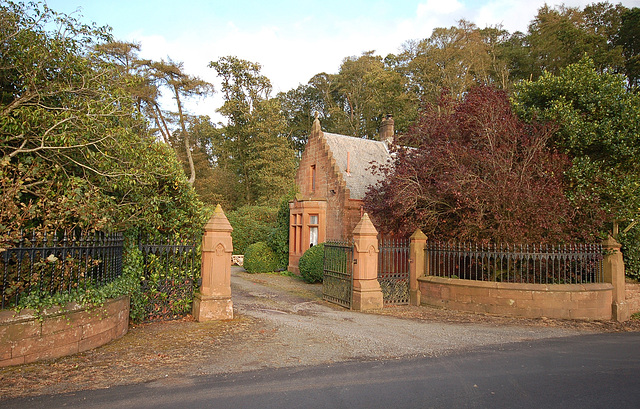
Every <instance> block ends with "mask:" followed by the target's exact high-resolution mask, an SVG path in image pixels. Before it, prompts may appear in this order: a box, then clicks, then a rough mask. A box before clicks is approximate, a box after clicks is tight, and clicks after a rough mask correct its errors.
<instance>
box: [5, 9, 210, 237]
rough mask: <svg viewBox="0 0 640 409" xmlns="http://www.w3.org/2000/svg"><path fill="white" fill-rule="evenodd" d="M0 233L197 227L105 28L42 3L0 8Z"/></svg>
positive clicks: (197, 215)
mask: <svg viewBox="0 0 640 409" xmlns="http://www.w3.org/2000/svg"><path fill="white" fill-rule="evenodd" d="M0 17H1V18H0V44H2V52H1V53H0V71H2V72H3V75H2V77H1V79H0V157H1V159H0V186H2V204H3V205H4V206H6V207H5V208H4V209H7V211H4V210H3V212H2V213H1V215H0V236H1V238H2V239H6V238H9V237H11V235H12V232H19V231H20V230H21V229H32V228H39V227H44V228H60V229H65V230H71V229H74V228H79V229H131V228H134V227H137V228H140V229H143V230H144V229H146V230H156V229H161V230H165V231H168V230H170V229H175V228H184V227H185V226H193V227H194V228H199V226H200V225H201V220H200V219H201V217H202V214H201V204H200V203H199V201H198V200H197V198H196V197H195V195H194V192H193V190H192V189H190V188H189V187H188V184H187V183H186V180H185V179H184V175H183V173H182V171H181V169H180V168H179V166H177V162H176V161H175V157H174V156H172V155H171V154H168V152H167V151H166V149H165V148H164V147H163V146H162V145H160V144H157V143H155V140H154V138H153V137H151V136H150V135H149V133H148V128H147V124H146V122H145V121H144V120H143V118H141V117H140V116H139V115H138V113H137V111H136V103H135V100H134V99H133V98H132V97H131V94H130V93H129V92H128V85H127V84H128V83H129V79H130V77H128V73H127V72H126V70H123V69H122V67H121V66H120V65H119V64H116V63H114V62H113V60H112V56H110V55H108V54H104V51H103V50H101V48H100V47H99V45H102V44H105V43H108V42H110V41H112V38H111V36H110V35H109V34H108V31H109V30H108V29H107V28H97V27H95V26H91V25H85V24H82V23H80V22H78V21H77V20H75V19H74V18H72V17H70V16H66V15H64V14H60V13H56V12H54V11H52V10H50V9H49V8H48V7H47V6H46V5H24V4H16V3H12V2H3V3H2V5H0Z"/></svg>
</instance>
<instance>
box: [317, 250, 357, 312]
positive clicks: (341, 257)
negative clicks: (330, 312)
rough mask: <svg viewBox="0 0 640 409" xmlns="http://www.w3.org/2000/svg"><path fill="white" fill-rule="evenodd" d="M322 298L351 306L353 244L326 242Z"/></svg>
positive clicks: (347, 306)
mask: <svg viewBox="0 0 640 409" xmlns="http://www.w3.org/2000/svg"><path fill="white" fill-rule="evenodd" d="M323 270H324V271H323V278H322V298H323V299H324V300H326V301H329V302H332V303H334V304H338V305H342V306H343V307H346V308H351V301H352V293H353V244H351V243H347V242H326V243H325V244H324V260H323Z"/></svg>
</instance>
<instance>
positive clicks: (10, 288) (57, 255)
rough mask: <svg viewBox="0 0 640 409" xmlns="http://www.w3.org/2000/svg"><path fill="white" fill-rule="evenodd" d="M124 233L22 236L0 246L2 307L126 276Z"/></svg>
mask: <svg viewBox="0 0 640 409" xmlns="http://www.w3.org/2000/svg"><path fill="white" fill-rule="evenodd" d="M122 245H123V236H122V234H121V233H114V234H105V233H100V232H96V233H92V234H68V233H63V232H53V233H46V232H45V233H44V234H42V235H35V234H33V235H31V236H25V235H22V236H21V237H20V238H19V239H18V241H17V242H15V243H1V244H0V252H1V253H0V254H1V255H0V263H2V264H1V266H0V272H1V274H2V277H1V278H2V281H1V285H2V287H1V288H0V295H1V296H2V302H1V306H0V308H11V307H14V306H16V305H17V304H18V302H19V301H20V298H21V297H25V296H27V295H29V294H31V293H34V292H45V293H49V294H55V293H65V292H71V291H72V290H75V289H83V288H84V289H86V288H87V287H88V286H90V285H94V286H100V285H103V284H106V283H109V282H111V281H113V280H115V279H116V278H118V277H119V276H120V275H121V274H122Z"/></svg>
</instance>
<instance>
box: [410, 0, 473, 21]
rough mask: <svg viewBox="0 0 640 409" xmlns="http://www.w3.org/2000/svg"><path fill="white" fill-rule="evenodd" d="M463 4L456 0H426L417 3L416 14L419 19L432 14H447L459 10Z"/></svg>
mask: <svg viewBox="0 0 640 409" xmlns="http://www.w3.org/2000/svg"><path fill="white" fill-rule="evenodd" d="M463 7H464V6H463V5H462V4H461V3H460V2H459V1H458V0H427V1H426V2H425V3H420V4H418V10H417V15H418V18H419V19H423V18H425V17H431V16H433V15H436V16H437V15H447V14H451V13H455V12H456V11H459V10H461V9H462V8H463Z"/></svg>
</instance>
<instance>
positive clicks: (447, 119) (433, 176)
mask: <svg viewBox="0 0 640 409" xmlns="http://www.w3.org/2000/svg"><path fill="white" fill-rule="evenodd" d="M553 131H554V129H552V128H551V127H550V126H548V125H546V126H542V125H528V124H525V123H524V122H522V121H520V120H519V119H518V118H517V116H516V115H515V114H514V113H513V112H512V110H511V106H510V104H509V99H508V97H507V95H506V93H504V92H503V91H500V90H497V89H495V88H492V87H477V88H475V89H472V90H471V91H470V92H469V93H468V94H467V95H466V97H465V98H464V100H463V101H461V102H458V101H455V100H453V99H452V98H451V97H449V96H448V95H443V96H442V97H441V100H440V102H439V104H438V105H437V106H426V107H425V108H424V109H423V111H422V112H421V114H420V117H419V119H418V121H417V123H416V124H415V126H414V127H413V128H412V129H411V130H410V131H409V132H408V133H407V134H406V135H404V136H403V137H402V138H401V139H400V142H399V143H400V144H401V145H404V146H412V147H413V148H397V152H396V157H395V161H394V165H393V166H390V167H386V168H385V167H382V168H380V169H378V171H379V172H382V174H383V175H384V176H385V177H384V178H383V181H382V182H381V183H379V184H378V185H376V186H373V187H372V188H370V189H369V192H368V194H367V197H366V198H365V207H366V208H367V211H368V212H369V213H370V214H371V216H372V218H373V220H374V222H376V224H377V225H378V226H379V227H380V228H381V229H382V230H383V231H385V232H395V233H401V234H411V233H412V232H413V231H414V230H415V229H416V228H418V227H419V228H421V229H422V230H423V232H424V233H426V234H427V235H428V236H430V238H431V239H435V240H450V239H454V240H463V241H468V240H469V241H493V242H516V243H523V242H536V243H559V242H571V241H583V240H593V238H592V237H591V236H592V235H594V234H595V233H596V232H597V231H598V227H599V226H600V225H601V221H600V220H602V218H601V215H599V214H597V211H596V210H595V206H594V204H588V205H585V204H582V203H581V204H580V206H578V205H577V204H575V203H573V204H572V203H570V202H569V200H568V199H567V197H566V196H565V194H564V191H565V185H564V170H565V169H566V168H567V166H568V165H569V159H568V158H567V157H566V156H565V155H563V154H560V153H556V152H552V151H550V150H549V149H548V148H547V144H546V143H547V140H548V139H549V137H550V136H551V135H552V132H553Z"/></svg>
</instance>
